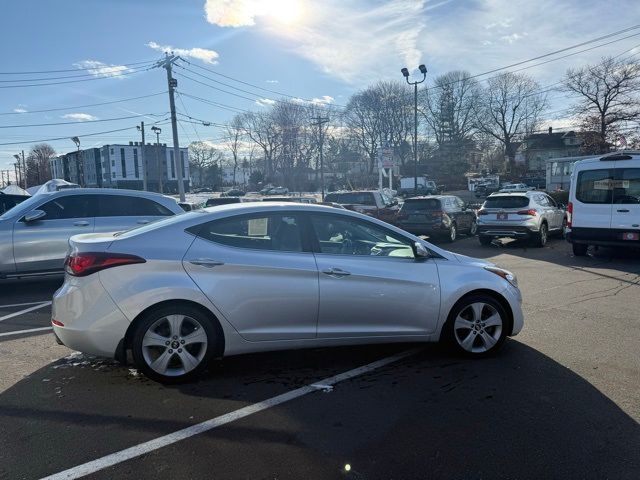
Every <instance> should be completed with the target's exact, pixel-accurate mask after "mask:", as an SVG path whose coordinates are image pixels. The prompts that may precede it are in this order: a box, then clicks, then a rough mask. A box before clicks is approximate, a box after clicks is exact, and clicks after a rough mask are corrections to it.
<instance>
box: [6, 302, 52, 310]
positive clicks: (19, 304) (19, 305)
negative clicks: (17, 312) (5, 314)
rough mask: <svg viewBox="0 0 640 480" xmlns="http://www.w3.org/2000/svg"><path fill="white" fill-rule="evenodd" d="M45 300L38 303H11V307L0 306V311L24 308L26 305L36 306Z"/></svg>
mask: <svg viewBox="0 0 640 480" xmlns="http://www.w3.org/2000/svg"><path fill="white" fill-rule="evenodd" d="M46 301H47V300H40V301H38V302H27V303H12V304H11V305H0V309H3V308H11V307H26V306H27V305H37V304H39V303H44V302H46Z"/></svg>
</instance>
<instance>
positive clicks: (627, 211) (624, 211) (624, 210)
mask: <svg viewBox="0 0 640 480" xmlns="http://www.w3.org/2000/svg"><path fill="white" fill-rule="evenodd" d="M618 212H620V213H629V210H627V209H626V208H623V209H622V210H618Z"/></svg>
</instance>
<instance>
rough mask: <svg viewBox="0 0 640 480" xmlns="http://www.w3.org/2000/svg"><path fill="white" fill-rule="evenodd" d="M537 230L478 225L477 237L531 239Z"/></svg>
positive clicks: (511, 226) (520, 227)
mask: <svg viewBox="0 0 640 480" xmlns="http://www.w3.org/2000/svg"><path fill="white" fill-rule="evenodd" d="M537 233H538V230H537V229H533V228H532V227H524V226H516V225H504V226H503V225H478V235H482V236H485V237H508V238H531V237H532V236H533V235H535V234H537Z"/></svg>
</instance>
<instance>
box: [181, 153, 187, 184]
mask: <svg viewBox="0 0 640 480" xmlns="http://www.w3.org/2000/svg"><path fill="white" fill-rule="evenodd" d="M180 165H181V170H182V178H183V179H184V178H186V176H187V173H186V172H185V170H184V152H183V151H180Z"/></svg>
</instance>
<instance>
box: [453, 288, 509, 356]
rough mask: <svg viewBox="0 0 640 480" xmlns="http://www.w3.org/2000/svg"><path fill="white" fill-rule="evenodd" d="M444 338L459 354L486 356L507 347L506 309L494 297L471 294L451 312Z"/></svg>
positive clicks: (507, 320) (507, 326)
mask: <svg viewBox="0 0 640 480" xmlns="http://www.w3.org/2000/svg"><path fill="white" fill-rule="evenodd" d="M443 328H444V331H443V339H444V340H445V341H446V342H447V343H448V344H449V345H450V346H451V347H452V348H453V349H454V350H455V351H456V352H457V353H459V354H462V355H465V356H469V357H486V356H489V355H492V354H494V353H495V352H496V351H498V350H499V349H500V347H501V346H502V345H503V344H504V342H505V340H506V338H507V334H508V332H509V329H510V319H509V315H508V314H507V312H506V310H505V308H504V307H503V306H502V305H501V303H500V302H498V301H497V300H496V299H495V298H494V297H493V296H491V295H487V294H471V295H468V296H466V297H463V298H462V299H460V300H459V301H458V302H457V303H456V304H455V305H454V306H453V308H452V309H451V312H450V313H449V317H448V319H447V323H446V324H445V325H444V327H443Z"/></svg>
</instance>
